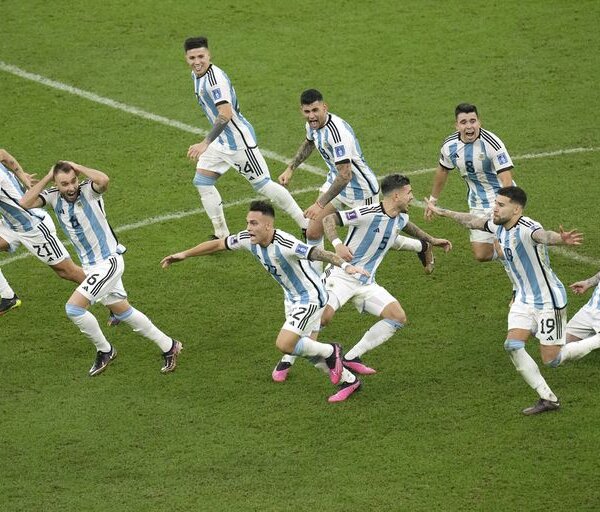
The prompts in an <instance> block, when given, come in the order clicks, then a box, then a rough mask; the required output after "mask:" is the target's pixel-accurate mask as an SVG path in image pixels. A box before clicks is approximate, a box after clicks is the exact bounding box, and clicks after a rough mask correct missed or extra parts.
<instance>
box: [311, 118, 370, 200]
mask: <svg viewBox="0 0 600 512" xmlns="http://www.w3.org/2000/svg"><path fill="white" fill-rule="evenodd" d="M306 138H307V139H308V140H310V141H312V142H314V144H315V147H316V148H317V149H318V150H319V153H321V156H322V157H323V160H325V163H326V164H327V167H328V169H329V171H328V173H327V182H328V183H330V184H331V183H333V181H334V180H335V178H336V176H337V175H338V170H337V168H336V166H335V164H339V163H344V162H350V165H351V167H352V179H351V181H350V183H348V185H346V188H344V189H343V190H342V191H341V192H340V194H339V195H340V196H341V197H344V198H346V199H348V200H361V199H367V198H369V197H372V196H376V195H377V194H379V182H378V181H377V177H376V176H375V173H374V172H373V171H372V170H371V168H370V167H369V166H368V165H367V162H366V161H365V159H364V157H363V154H362V150H361V149H360V144H359V143H358V139H357V138H356V136H355V135H354V131H353V130H352V127H351V126H350V125H349V124H348V123H347V122H346V121H344V120H343V119H342V118H340V117H338V116H336V115H335V114H328V117H327V122H326V123H325V124H324V125H323V127H321V128H318V129H316V130H313V129H312V128H311V127H310V125H309V124H308V123H306Z"/></svg>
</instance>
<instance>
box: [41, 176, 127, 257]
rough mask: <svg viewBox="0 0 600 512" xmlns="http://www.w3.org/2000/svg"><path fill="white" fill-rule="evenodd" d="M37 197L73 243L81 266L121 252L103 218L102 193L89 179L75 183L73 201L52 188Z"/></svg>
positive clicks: (120, 247) (121, 247)
mask: <svg viewBox="0 0 600 512" xmlns="http://www.w3.org/2000/svg"><path fill="white" fill-rule="evenodd" d="M40 198H41V199H42V200H43V201H44V204H46V203H47V204H49V205H51V206H52V208H53V209H54V211H55V213H56V218H57V219H58V223H59V224H60V227H61V228H62V230H63V231H64V232H65V234H66V235H67V236H68V237H69V239H70V240H71V242H72V243H73V245H74V246H75V250H76V251H77V255H78V256H79V260H80V261H81V264H82V265H83V266H84V267H89V266H93V265H96V264H98V263H100V262H102V261H104V260H107V259H108V258H110V257H111V256H115V255H116V254H122V253H123V252H124V248H123V246H120V245H119V242H118V241H117V237H116V236H115V234H114V232H113V230H112V228H111V227H110V224H109V223H108V221H107V220H106V214H105V213H104V200H103V199H102V194H99V193H98V192H96V191H95V190H94V186H93V182H92V181H91V180H86V181H82V182H81V183H80V184H79V195H78V196H77V200H76V201H75V202H74V203H71V202H69V201H67V200H66V199H64V198H63V197H62V196H61V195H60V192H59V191H58V189H56V188H49V189H47V190H44V191H43V192H42V193H41V194H40Z"/></svg>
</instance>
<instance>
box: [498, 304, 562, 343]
mask: <svg viewBox="0 0 600 512" xmlns="http://www.w3.org/2000/svg"><path fill="white" fill-rule="evenodd" d="M566 326H567V308H566V307H565V308H563V309H554V308H545V309H535V308H534V307H532V306H530V305H528V304H523V303H522V302H520V301H515V302H514V303H513V305H512V306H511V308H510V311H509V312H508V330H509V331H510V330H511V329H526V330H528V331H530V332H531V334H532V335H533V336H535V337H536V338H537V339H538V340H540V343H541V344H542V345H564V344H565V342H566V340H565V338H566V336H565V335H566Z"/></svg>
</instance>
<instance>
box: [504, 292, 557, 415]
mask: <svg viewBox="0 0 600 512" xmlns="http://www.w3.org/2000/svg"><path fill="white" fill-rule="evenodd" d="M531 309H532V308H529V307H528V306H526V305H524V304H521V303H515V304H513V306H512V307H511V309H510V312H509V315H508V334H507V336H506V341H505V342H504V349H505V350H506V351H507V352H508V355H509V357H510V359H511V361H512V363H513V364H514V366H515V368H516V370H517V372H519V374H520V375H521V377H522V378H523V380H524V381H525V382H526V383H527V384H528V385H529V386H530V387H531V388H532V389H534V390H535V392H536V393H537V394H538V395H539V397H540V399H539V401H538V402H537V403H536V404H535V405H533V406H532V407H528V408H526V409H523V414H526V415H530V414H537V413H540V412H544V411H550V410H556V409H558V408H559V407H560V404H559V402H558V398H557V397H556V395H555V394H554V392H553V391H552V390H551V389H550V387H549V386H548V384H547V383H546V380H545V379H544V377H542V374H541V373H540V369H539V367H538V365H537V364H536V362H535V361H534V360H533V358H532V357H531V356H530V355H529V354H528V353H527V351H526V350H525V342H526V341H527V340H528V339H529V337H530V335H531V334H532V332H534V331H535V330H536V323H535V318H534V316H533V312H532V311H531Z"/></svg>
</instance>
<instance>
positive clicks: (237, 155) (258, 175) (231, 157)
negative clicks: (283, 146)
mask: <svg viewBox="0 0 600 512" xmlns="http://www.w3.org/2000/svg"><path fill="white" fill-rule="evenodd" d="M231 167H233V168H234V169H236V170H237V172H239V173H240V174H241V175H242V176H243V177H244V178H246V179H247V180H248V182H249V183H250V185H252V186H253V187H258V188H260V186H261V185H262V184H264V183H263V182H265V183H266V182H267V181H269V180H270V179H271V175H270V173H269V167H268V166H267V162H266V161H265V159H264V157H263V156H262V154H261V152H260V151H259V149H258V148H252V149H240V150H238V151H230V150H224V149H221V148H220V146H218V145H217V144H215V143H213V144H211V145H210V146H208V149H207V150H206V151H205V152H204V153H202V155H200V158H199V159H198V163H197V164H196V170H197V171H198V170H200V169H206V170H207V171H212V172H216V173H217V174H220V175H223V174H225V173H226V172H227V171H228V170H229V169H230V168H231Z"/></svg>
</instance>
